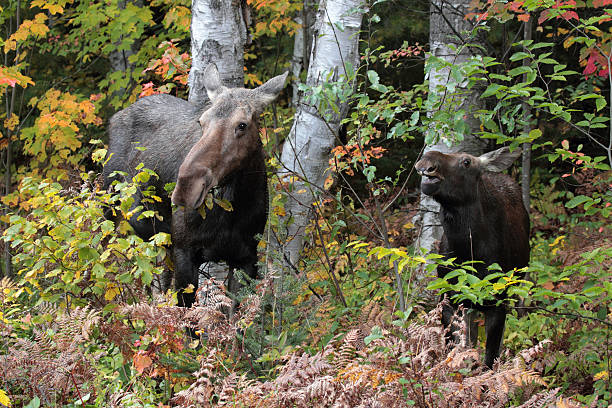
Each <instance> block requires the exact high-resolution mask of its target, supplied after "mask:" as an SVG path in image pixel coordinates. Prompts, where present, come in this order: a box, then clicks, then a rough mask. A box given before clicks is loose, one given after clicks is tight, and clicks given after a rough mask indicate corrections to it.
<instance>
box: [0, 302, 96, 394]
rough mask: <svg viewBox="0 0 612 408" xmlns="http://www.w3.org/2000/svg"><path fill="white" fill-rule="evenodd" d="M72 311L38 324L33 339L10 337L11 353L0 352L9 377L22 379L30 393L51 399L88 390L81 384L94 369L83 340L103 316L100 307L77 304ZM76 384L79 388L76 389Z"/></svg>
mask: <svg viewBox="0 0 612 408" xmlns="http://www.w3.org/2000/svg"><path fill="white" fill-rule="evenodd" d="M70 313H71V314H70V315H68V312H63V313H58V314H57V317H56V320H55V321H54V322H51V323H50V324H48V325H45V326H35V327H34V337H33V339H31V340H30V339H24V338H19V339H16V340H10V343H9V348H8V350H9V353H8V354H6V355H0V366H1V367H3V376H4V377H5V378H4V379H5V380H6V381H12V382H15V383H19V384H21V386H22V387H23V388H24V389H26V390H29V392H30V394H31V395H38V396H39V397H41V399H44V400H45V401H51V402H52V401H55V398H56V397H57V396H58V395H60V396H64V397H65V396H67V395H69V394H71V393H74V394H80V393H82V392H83V391H85V390H84V389H83V390H81V389H80V387H81V386H82V385H83V384H85V383H87V382H88V381H90V380H91V379H93V378H94V376H95V373H94V370H93V367H91V361H90V360H88V359H87V358H85V356H84V353H83V350H82V344H83V343H84V342H85V341H86V340H87V339H88V338H89V335H90V333H91V331H92V329H93V327H94V326H96V325H98V323H99V321H100V318H99V314H98V312H97V311H93V310H91V309H89V308H76V309H74V310H72V311H71V312H70ZM75 386H76V387H79V389H78V390H75V389H74V387H75Z"/></svg>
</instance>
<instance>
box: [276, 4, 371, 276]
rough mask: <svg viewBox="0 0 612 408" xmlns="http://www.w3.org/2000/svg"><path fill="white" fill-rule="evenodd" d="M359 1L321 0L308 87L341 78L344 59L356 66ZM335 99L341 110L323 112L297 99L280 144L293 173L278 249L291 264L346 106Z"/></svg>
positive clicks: (283, 159) (287, 168)
mask: <svg viewBox="0 0 612 408" xmlns="http://www.w3.org/2000/svg"><path fill="white" fill-rule="evenodd" d="M361 5H362V1H361V0H321V2H320V4H319V11H318V14H317V19H316V22H315V28H314V33H313V45H312V53H311V58H310V66H309V68H308V77H307V80H306V83H307V85H309V86H311V87H312V86H316V85H319V84H322V83H324V82H325V81H326V80H328V79H327V78H328V76H329V74H330V73H331V76H329V78H330V79H329V80H330V81H338V80H341V78H340V77H341V75H343V74H344V73H345V72H344V65H345V64H351V65H352V66H353V67H356V66H357V63H358V59H359V52H358V44H359V30H360V28H361V21H362V17H363V10H361V9H360V6H361ZM339 27H342V28H343V29H342V30H341V29H340V28H339ZM344 80H348V79H346V78H344ZM349 86H352V85H349ZM336 102H337V103H338V106H339V108H340V114H339V115H338V114H330V112H325V113H324V114H323V113H322V112H321V113H320V112H318V111H317V109H316V108H314V107H311V106H308V105H306V104H304V103H300V104H299V106H298V109H297V112H296V115H295V120H294V122H293V126H292V128H291V131H290V132H289V136H288V137H287V140H286V141H285V144H284V146H283V152H282V157H281V162H282V166H283V168H282V169H281V177H287V176H290V175H294V177H291V178H290V179H291V180H292V183H291V188H292V193H291V194H290V195H289V199H288V201H287V204H286V205H285V211H286V213H287V217H286V220H287V221H288V222H287V241H286V242H285V243H279V244H280V246H281V247H280V248H279V250H281V251H283V252H284V254H285V256H287V257H288V258H289V260H290V261H291V263H292V264H293V265H295V264H296V262H297V260H298V259H299V255H300V253H301V250H302V245H303V239H304V229H305V227H306V225H307V224H308V222H309V220H310V211H311V206H312V203H313V200H314V199H315V196H316V194H317V190H318V189H320V188H322V186H323V181H324V180H325V176H326V171H327V169H328V167H329V158H330V152H331V149H332V148H333V147H334V145H335V138H336V135H337V134H338V129H339V127H340V121H341V120H342V118H344V116H346V112H347V110H348V106H347V104H346V103H341V102H340V101H336ZM322 116H324V117H325V118H326V119H327V120H324V119H323V118H322ZM283 246H284V248H283Z"/></svg>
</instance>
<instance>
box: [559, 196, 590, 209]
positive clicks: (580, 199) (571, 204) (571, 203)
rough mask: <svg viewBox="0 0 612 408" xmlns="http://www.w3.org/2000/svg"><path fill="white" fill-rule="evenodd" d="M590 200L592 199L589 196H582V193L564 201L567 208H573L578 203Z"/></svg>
mask: <svg viewBox="0 0 612 408" xmlns="http://www.w3.org/2000/svg"><path fill="white" fill-rule="evenodd" d="M590 200H592V198H591V197H587V196H584V195H579V196H576V197H574V198H572V199H571V200H569V201H568V202H567V203H565V206H566V207H567V208H575V207H578V206H579V205H580V204H584V203H586V202H587V201H590Z"/></svg>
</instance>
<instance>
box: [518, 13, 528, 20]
mask: <svg viewBox="0 0 612 408" xmlns="http://www.w3.org/2000/svg"><path fill="white" fill-rule="evenodd" d="M516 18H517V19H518V20H519V21H524V22H528V21H529V18H530V16H529V13H525V14H519V15H518V16H516Z"/></svg>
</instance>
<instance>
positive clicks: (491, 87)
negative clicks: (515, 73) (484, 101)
mask: <svg viewBox="0 0 612 408" xmlns="http://www.w3.org/2000/svg"><path fill="white" fill-rule="evenodd" d="M501 88H506V86H505V85H500V84H491V85H489V86H488V87H487V89H485V91H484V92H483V93H482V95H480V97H481V98H486V97H487V96H491V95H495V94H496V93H497V91H499V90H500V89H501Z"/></svg>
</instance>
